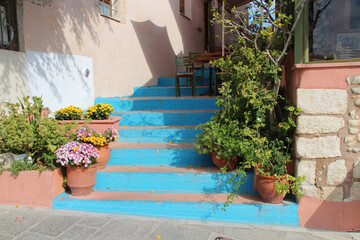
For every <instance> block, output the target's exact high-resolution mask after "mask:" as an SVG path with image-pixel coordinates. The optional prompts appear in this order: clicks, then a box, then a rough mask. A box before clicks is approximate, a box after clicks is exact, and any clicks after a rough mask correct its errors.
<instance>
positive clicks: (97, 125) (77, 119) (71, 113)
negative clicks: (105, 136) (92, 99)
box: [55, 103, 121, 132]
mask: <svg viewBox="0 0 360 240" xmlns="http://www.w3.org/2000/svg"><path fill="white" fill-rule="evenodd" d="M113 110H114V108H113V107H112V105H111V104H105V103H98V104H96V105H95V106H91V107H89V108H88V109H87V110H86V111H85V114H83V111H82V110H81V108H79V107H74V106H69V107H66V108H62V109H60V110H58V111H56V112H55V119H57V120H58V121H59V123H60V124H71V123H76V124H77V128H80V127H82V126H83V125H89V126H90V127H91V128H93V129H95V130H97V131H99V132H101V131H105V130H106V129H108V128H109V127H113V128H114V129H116V130H118V129H119V121H120V119H121V117H110V114H111V112H112V111H113Z"/></svg>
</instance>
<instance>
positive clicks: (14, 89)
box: [0, 50, 27, 104]
mask: <svg viewBox="0 0 360 240" xmlns="http://www.w3.org/2000/svg"><path fill="white" fill-rule="evenodd" d="M25 59H26V56H25V53H21V52H14V51H7V50H0V104H2V103H4V102H17V101H18V100H17V98H16V97H17V96H18V97H23V96H25V95H27V84H26V71H25Z"/></svg>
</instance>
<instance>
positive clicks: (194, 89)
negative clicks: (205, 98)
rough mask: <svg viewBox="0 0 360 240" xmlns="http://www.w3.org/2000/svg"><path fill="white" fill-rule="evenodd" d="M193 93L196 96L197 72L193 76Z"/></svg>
mask: <svg viewBox="0 0 360 240" xmlns="http://www.w3.org/2000/svg"><path fill="white" fill-rule="evenodd" d="M192 95H193V96H194V97H195V96H196V81H195V74H193V77H192Z"/></svg>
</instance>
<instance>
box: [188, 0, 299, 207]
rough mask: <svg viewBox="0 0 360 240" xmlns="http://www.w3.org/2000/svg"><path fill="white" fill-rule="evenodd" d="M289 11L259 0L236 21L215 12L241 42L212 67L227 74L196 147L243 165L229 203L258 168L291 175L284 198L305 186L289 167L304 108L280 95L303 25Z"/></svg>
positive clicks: (282, 187) (286, 6)
mask: <svg viewBox="0 0 360 240" xmlns="http://www.w3.org/2000/svg"><path fill="white" fill-rule="evenodd" d="M304 2H305V1H302V7H303V4H304ZM289 7H291V6H290V5H289V4H288V3H287V2H286V1H278V2H276V3H274V1H272V0H270V1H261V0H254V1H252V2H251V3H250V8H248V9H247V11H249V14H242V13H240V12H237V10H236V9H234V10H233V12H232V16H231V17H233V19H222V18H221V15H220V14H219V13H218V12H214V22H215V23H223V24H224V25H225V28H226V31H229V32H231V33H233V36H236V37H237V39H235V40H236V43H235V44H234V45H233V46H230V47H229V48H228V51H229V52H230V55H229V56H227V57H226V58H224V59H219V60H217V61H214V62H213V63H212V64H213V66H215V67H217V68H218V69H220V71H221V72H223V74H222V87H221V88H220V90H219V93H220V96H219V97H218V99H217V106H218V107H219V108H220V111H219V112H217V113H216V115H215V117H213V118H212V119H211V121H210V122H208V123H204V124H202V125H199V126H198V128H200V129H202V133H200V134H199V135H197V136H196V139H195V147H196V150H197V151H198V152H199V153H212V152H214V151H219V152H220V156H227V157H232V156H239V157H241V158H242V159H243V160H244V161H243V162H242V164H240V166H239V168H238V169H237V170H236V174H234V175H233V177H232V178H230V179H229V181H231V182H234V183H235V189H234V194H231V195H229V198H228V202H227V204H228V203H229V201H231V199H232V198H233V197H234V196H235V194H236V193H237V192H238V189H239V187H240V185H241V183H242V181H241V180H237V179H236V177H235V176H239V175H242V174H244V173H245V171H246V169H247V168H250V167H254V166H258V171H259V173H261V174H264V175H268V176H278V177H279V178H280V177H281V176H286V179H287V181H286V182H284V183H282V182H281V184H277V186H278V187H277V189H278V190H279V191H280V192H282V193H283V194H286V193H288V192H290V191H292V192H293V193H297V192H298V190H299V186H300V183H301V182H302V181H303V178H302V177H298V178H295V177H292V176H289V175H287V169H286V166H285V164H286V163H287V162H289V161H290V156H291V151H292V142H293V137H292V134H293V131H294V129H295V128H296V121H295V118H296V116H298V115H299V113H300V109H299V108H297V107H295V106H291V104H289V102H288V101H287V100H286V99H285V97H283V96H282V95H281V94H279V93H281V92H282V89H281V87H280V80H281V76H282V69H281V68H280V65H281V64H282V62H283V61H284V57H285V56H286V50H287V49H288V47H289V45H290V43H291V38H292V33H293V31H294V25H296V22H297V20H298V19H296V20H295V21H294V19H293V17H292V16H291V15H289V14H288V13H289ZM227 143H228V144H227ZM227 204H226V205H227Z"/></svg>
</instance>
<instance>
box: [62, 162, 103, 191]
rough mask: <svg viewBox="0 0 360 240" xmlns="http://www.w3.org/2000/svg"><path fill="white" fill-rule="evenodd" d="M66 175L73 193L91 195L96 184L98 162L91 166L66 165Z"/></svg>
mask: <svg viewBox="0 0 360 240" xmlns="http://www.w3.org/2000/svg"><path fill="white" fill-rule="evenodd" d="M66 176H67V185H68V186H69V188H70V190H71V194H72V195H74V196H84V195H89V194H90V193H91V191H92V189H93V187H94V186H95V184H96V164H95V165H91V166H90V167H66Z"/></svg>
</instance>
